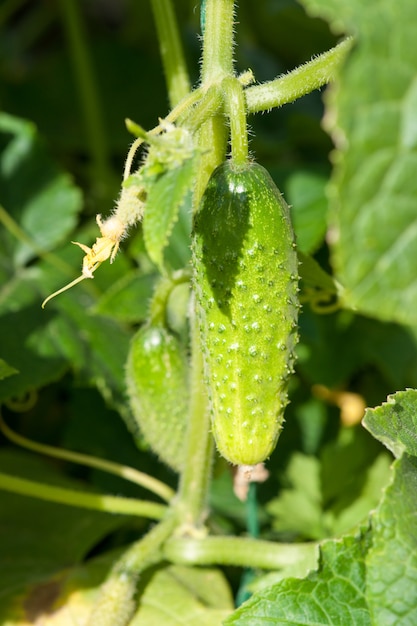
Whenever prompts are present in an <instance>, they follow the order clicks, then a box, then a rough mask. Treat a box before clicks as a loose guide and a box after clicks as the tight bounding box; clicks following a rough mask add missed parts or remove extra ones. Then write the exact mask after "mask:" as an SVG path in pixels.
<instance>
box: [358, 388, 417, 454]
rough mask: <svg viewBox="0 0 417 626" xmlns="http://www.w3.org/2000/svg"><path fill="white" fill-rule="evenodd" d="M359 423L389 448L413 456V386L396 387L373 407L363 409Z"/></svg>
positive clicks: (416, 410) (416, 411)
mask: <svg viewBox="0 0 417 626" xmlns="http://www.w3.org/2000/svg"><path fill="white" fill-rule="evenodd" d="M363 425H364V426H365V428H367V429H368V430H369V432H370V433H372V435H373V436H374V437H375V438H376V439H378V440H379V441H381V442H382V443H383V444H384V445H385V446H386V447H387V448H388V449H389V450H391V452H392V453H393V454H394V455H395V456H396V457H400V456H401V455H402V454H403V453H404V452H406V453H407V454H410V455H412V456H417V390H416V389H408V390H407V391H398V392H397V393H395V394H393V395H390V396H388V399H387V402H386V403H384V404H383V405H382V406H379V407H377V408H376V409H367V410H366V413H365V417H364V419H363Z"/></svg>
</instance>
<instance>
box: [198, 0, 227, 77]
mask: <svg viewBox="0 0 417 626" xmlns="http://www.w3.org/2000/svg"><path fill="white" fill-rule="evenodd" d="M233 15H234V1H233V0H206V3H205V27H204V45H203V63H202V71H201V79H202V83H206V82H214V81H216V80H219V79H221V78H223V77H224V76H228V75H232V74H233Z"/></svg>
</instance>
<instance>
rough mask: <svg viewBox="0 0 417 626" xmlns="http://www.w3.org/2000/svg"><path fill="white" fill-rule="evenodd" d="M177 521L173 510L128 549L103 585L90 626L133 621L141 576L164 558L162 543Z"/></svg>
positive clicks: (122, 624)
mask: <svg viewBox="0 0 417 626" xmlns="http://www.w3.org/2000/svg"><path fill="white" fill-rule="evenodd" d="M176 523H177V518H176V515H175V512H174V511H173V510H171V511H169V512H168V513H167V515H166V517H165V519H164V520H163V521H161V522H160V523H159V524H157V525H156V526H154V528H152V529H151V530H150V531H149V532H148V534H147V535H145V537H143V538H142V539H140V540H139V541H137V542H136V543H134V544H133V545H132V546H130V548H128V549H127V550H126V552H125V553H124V554H123V556H122V557H121V558H120V559H119V560H118V561H117V562H116V563H115V565H114V566H113V568H112V570H111V572H110V575H109V577H108V579H107V580H106V582H105V583H104V585H103V587H102V588H101V591H100V595H99V598H98V600H97V603H96V605H95V607H94V609H93V611H92V614H91V615H90V618H89V620H88V622H87V626H127V624H129V623H130V621H131V619H132V617H133V614H134V612H135V609H136V600H135V595H136V589H137V584H138V580H139V578H140V575H141V573H142V572H143V571H145V570H146V569H148V568H149V567H151V566H152V565H154V564H156V563H158V562H159V561H161V560H162V552H161V546H162V544H163V542H164V541H165V540H166V539H167V537H169V535H170V534H172V532H173V530H174V528H175V525H176Z"/></svg>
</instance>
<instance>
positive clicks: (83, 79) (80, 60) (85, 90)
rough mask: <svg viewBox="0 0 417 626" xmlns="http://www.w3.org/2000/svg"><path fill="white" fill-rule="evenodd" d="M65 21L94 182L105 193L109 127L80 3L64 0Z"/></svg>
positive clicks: (108, 176) (109, 178)
mask: <svg viewBox="0 0 417 626" xmlns="http://www.w3.org/2000/svg"><path fill="white" fill-rule="evenodd" d="M60 5H61V13H62V19H63V22H64V26H65V29H66V31H67V38H68V44H69V51H70V55H71V60H72V63H73V67H74V71H75V77H76V81H77V83H78V90H79V95H80V98H81V106H82V112H83V115H84V124H85V129H86V136H87V140H88V141H87V143H88V146H89V149H90V153H91V160H92V165H93V170H94V180H95V181H100V185H101V187H102V189H101V193H103V195H104V192H103V190H104V188H105V187H106V186H107V184H108V181H109V180H111V177H110V173H111V170H110V165H109V163H110V154H109V148H108V144H107V139H106V127H105V124H104V121H103V118H102V107H101V103H100V97H99V93H98V88H97V86H96V82H95V77H94V71H93V66H92V62H91V58H90V55H89V50H88V43H87V41H88V39H87V33H86V29H85V26H84V22H83V18H82V15H81V10H80V6H81V3H79V2H78V1H77V0H60Z"/></svg>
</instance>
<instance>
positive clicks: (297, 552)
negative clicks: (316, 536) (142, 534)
mask: <svg viewBox="0 0 417 626" xmlns="http://www.w3.org/2000/svg"><path fill="white" fill-rule="evenodd" d="M317 552H318V546H317V544H315V543H300V544H295V543H294V544H292V543H288V544H287V543H275V542H272V541H263V540H261V539H250V538H243V537H229V536H225V537H205V538H204V539H195V538H191V537H187V538H172V539H169V540H168V541H167V542H166V543H165V546H164V555H165V556H166V558H167V559H169V560H170V561H172V562H173V563H179V564H183V565H232V566H235V567H253V568H259V569H265V570H278V569H282V568H285V567H289V566H290V565H293V564H295V563H299V562H300V561H302V562H305V563H306V566H307V567H308V568H314V567H315V566H316V561H317Z"/></svg>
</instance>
